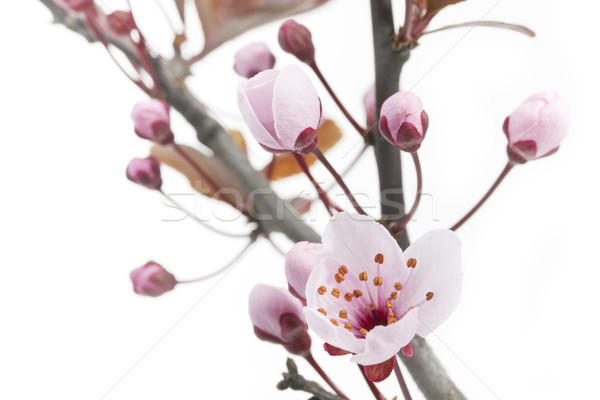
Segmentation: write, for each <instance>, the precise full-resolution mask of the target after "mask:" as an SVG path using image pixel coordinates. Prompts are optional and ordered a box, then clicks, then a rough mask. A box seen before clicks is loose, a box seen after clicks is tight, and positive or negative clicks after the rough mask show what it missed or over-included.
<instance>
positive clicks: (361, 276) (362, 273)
mask: <svg viewBox="0 0 600 400" xmlns="http://www.w3.org/2000/svg"><path fill="white" fill-rule="evenodd" d="M358 279H360V280H361V281H366V280H367V279H369V276H368V275H367V273H366V272H361V273H360V274H358Z"/></svg>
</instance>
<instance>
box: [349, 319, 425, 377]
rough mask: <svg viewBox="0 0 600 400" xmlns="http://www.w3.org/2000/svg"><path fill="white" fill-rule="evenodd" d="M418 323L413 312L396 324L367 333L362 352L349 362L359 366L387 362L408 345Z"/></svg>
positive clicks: (378, 327) (379, 327) (376, 328)
mask: <svg viewBox="0 0 600 400" xmlns="http://www.w3.org/2000/svg"><path fill="white" fill-rule="evenodd" d="M418 322H419V317H418V313H417V311H416V310H413V311H409V312H408V313H407V314H406V315H405V316H404V317H402V318H401V319H400V320H399V321H398V322H394V323H393V324H391V325H388V326H377V327H375V328H374V329H373V330H371V331H370V332H369V333H367V339H366V340H365V342H366V344H365V350H364V352H362V353H358V352H357V354H356V355H354V356H353V357H352V358H351V359H350V361H354V362H355V363H358V364H360V365H373V364H378V363H381V362H384V361H386V360H388V359H389V358H390V357H393V356H394V355H395V354H396V353H398V352H399V351H400V349H402V347H404V346H406V345H407V344H408V343H410V341H411V340H412V339H413V337H414V336H415V331H416V329H417V324H418Z"/></svg>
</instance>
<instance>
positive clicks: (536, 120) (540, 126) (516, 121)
mask: <svg viewBox="0 0 600 400" xmlns="http://www.w3.org/2000/svg"><path fill="white" fill-rule="evenodd" d="M570 123H571V111H570V108H569V105H568V104H567V102H566V101H565V100H564V99H563V98H562V97H561V96H560V95H559V94H558V93H554V92H544V93H538V94H536V95H533V96H531V97H530V98H528V99H527V100H525V102H524V103H523V104H521V105H520V106H519V107H517V109H516V110H514V111H513V112H512V114H510V116H508V117H507V118H506V120H505V121H504V133H505V134H506V137H507V138H508V156H509V158H510V159H511V161H513V162H516V163H519V164H522V163H525V162H527V161H531V160H536V159H538V158H541V157H545V156H549V155H550V154H553V153H555V152H556V151H557V150H558V147H559V146H560V144H561V142H562V141H563V139H564V138H565V136H566V135H567V132H568V130H569V126H570Z"/></svg>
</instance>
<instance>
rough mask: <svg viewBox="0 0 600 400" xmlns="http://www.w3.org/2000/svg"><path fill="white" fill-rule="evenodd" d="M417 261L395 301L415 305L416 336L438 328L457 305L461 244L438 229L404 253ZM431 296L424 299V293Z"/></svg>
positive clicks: (447, 232)
mask: <svg viewBox="0 0 600 400" xmlns="http://www.w3.org/2000/svg"><path fill="white" fill-rule="evenodd" d="M404 254H405V257H406V258H407V259H410V258H414V259H416V260H417V266H416V267H415V268H414V269H413V272H412V276H411V277H410V278H409V281H408V283H407V284H406V285H405V289H404V291H403V292H401V294H400V297H399V300H401V301H402V303H404V304H409V305H413V306H415V305H418V304H421V305H420V306H419V307H418V310H419V324H418V326H417V333H418V334H419V335H421V336H426V335H428V334H429V333H431V331H432V330H434V329H435V328H437V327H438V326H440V325H441V324H442V323H443V322H444V321H445V320H446V319H447V318H448V317H449V316H450V314H451V313H452V312H453V311H454V309H455V308H456V306H457V305H458V301H459V299H460V294H461V290H462V270H461V245H460V241H459V239H458V236H457V235H456V234H455V233H454V232H452V231H449V230H445V229H441V230H435V231H431V232H428V233H426V234H425V235H423V236H422V237H420V238H419V239H417V240H416V241H415V242H414V243H413V244H412V245H410V247H409V248H408V249H407V250H406V251H405V253H404ZM428 293H431V295H432V297H431V299H430V300H429V301H427V300H426V297H427V294H428Z"/></svg>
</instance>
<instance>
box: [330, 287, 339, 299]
mask: <svg viewBox="0 0 600 400" xmlns="http://www.w3.org/2000/svg"><path fill="white" fill-rule="evenodd" d="M331 295H332V296H333V297H337V298H338V299H339V298H340V289H338V288H335V289H333V290H332V291H331Z"/></svg>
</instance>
